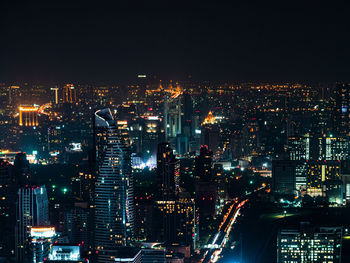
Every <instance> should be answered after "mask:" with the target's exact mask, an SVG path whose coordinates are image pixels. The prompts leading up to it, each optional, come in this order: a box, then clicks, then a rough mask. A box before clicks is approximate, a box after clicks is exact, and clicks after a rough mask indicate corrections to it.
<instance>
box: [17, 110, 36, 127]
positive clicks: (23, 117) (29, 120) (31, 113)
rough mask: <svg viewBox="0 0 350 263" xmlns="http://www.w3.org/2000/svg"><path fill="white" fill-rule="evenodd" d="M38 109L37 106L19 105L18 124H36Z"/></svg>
mask: <svg viewBox="0 0 350 263" xmlns="http://www.w3.org/2000/svg"><path fill="white" fill-rule="evenodd" d="M38 109H39V107H37V106H33V107H32V106H20V107H19V108H18V110H19V126H38V125H39V121H38Z"/></svg>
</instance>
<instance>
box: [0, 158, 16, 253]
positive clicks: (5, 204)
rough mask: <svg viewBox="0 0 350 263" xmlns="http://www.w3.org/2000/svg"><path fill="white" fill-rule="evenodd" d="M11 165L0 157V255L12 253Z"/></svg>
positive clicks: (13, 189)
mask: <svg viewBox="0 0 350 263" xmlns="http://www.w3.org/2000/svg"><path fill="white" fill-rule="evenodd" d="M12 168H13V167H12V165H11V164H10V163H9V162H8V161H6V160H2V159H0V233H1V234H0V257H2V256H8V255H11V254H13V252H12V251H13V250H14V244H15V240H14V232H15V220H13V219H14V218H15V217H16V192H17V191H16V184H15V178H14V176H13V172H12Z"/></svg>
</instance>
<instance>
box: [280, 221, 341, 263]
mask: <svg viewBox="0 0 350 263" xmlns="http://www.w3.org/2000/svg"><path fill="white" fill-rule="evenodd" d="M341 247H342V228H341V227H321V228H319V229H315V228H311V227H309V226H302V227H301V229H300V230H288V229H285V230H281V231H279V233H278V237H277V263H304V262H305V263H306V262H333V263H340V262H341Z"/></svg>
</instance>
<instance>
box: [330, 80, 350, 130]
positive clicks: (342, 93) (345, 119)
mask: <svg viewBox="0 0 350 263" xmlns="http://www.w3.org/2000/svg"><path fill="white" fill-rule="evenodd" d="M334 93H335V110H336V114H335V116H336V119H337V124H338V125H339V128H338V129H339V132H340V134H343V135H347V136H350V106H349V105H350V85H349V84H337V86H336V88H335V92H334Z"/></svg>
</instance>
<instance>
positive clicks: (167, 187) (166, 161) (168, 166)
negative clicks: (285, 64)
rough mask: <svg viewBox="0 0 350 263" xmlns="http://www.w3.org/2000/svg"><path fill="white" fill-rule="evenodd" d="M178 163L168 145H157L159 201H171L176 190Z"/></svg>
mask: <svg viewBox="0 0 350 263" xmlns="http://www.w3.org/2000/svg"><path fill="white" fill-rule="evenodd" d="M178 164H179V163H178V161H177V160H176V158H175V155H174V154H173V149H172V148H171V147H170V144H169V143H160V144H158V150H157V179H158V187H159V188H158V190H159V191H160V196H159V197H160V198H161V200H163V201H165V200H173V199H174V197H175V190H176V183H175V182H176V176H177V175H178V172H179V165H178Z"/></svg>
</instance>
